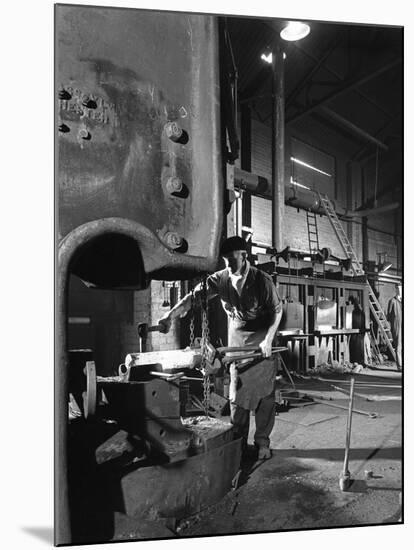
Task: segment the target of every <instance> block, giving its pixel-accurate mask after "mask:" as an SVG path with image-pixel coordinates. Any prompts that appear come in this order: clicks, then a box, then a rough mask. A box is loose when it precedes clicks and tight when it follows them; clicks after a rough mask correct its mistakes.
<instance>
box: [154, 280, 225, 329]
mask: <svg viewBox="0 0 414 550" xmlns="http://www.w3.org/2000/svg"><path fill="white" fill-rule="evenodd" d="M201 292H202V286H201V283H199V284H198V285H197V286H196V287H195V288H194V300H197V299H198V298H199V296H200V295H201ZM217 292H218V291H217V282H216V277H215V274H213V275H210V277H208V278H207V300H211V299H212V298H214V297H215V296H217ZM192 294H193V293H192V292H189V293H188V294H186V296H184V298H182V299H181V300H180V301H179V302H177V303H176V304H175V306H174V307H173V308H172V309H170V311H168V312H167V313H166V314H165V315H163V317H161V319H160V320H159V321H158V324H159V325H160V327H161V328H160V332H164V333H165V332H169V330H170V328H171V323H172V322H173V321H174V319H177V318H181V317H185V316H186V315H187V313H188V312H189V311H190V309H191V302H192Z"/></svg>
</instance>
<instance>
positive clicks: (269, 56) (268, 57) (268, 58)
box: [260, 52, 273, 63]
mask: <svg viewBox="0 0 414 550" xmlns="http://www.w3.org/2000/svg"><path fill="white" fill-rule="evenodd" d="M260 59H263V61H266V63H271V62H272V59H273V55H272V52H270V53H268V54H266V53H262V55H261V56H260Z"/></svg>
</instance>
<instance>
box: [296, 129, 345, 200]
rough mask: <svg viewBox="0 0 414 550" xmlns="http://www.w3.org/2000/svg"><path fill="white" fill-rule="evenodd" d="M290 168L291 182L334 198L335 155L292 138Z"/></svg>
mask: <svg viewBox="0 0 414 550" xmlns="http://www.w3.org/2000/svg"><path fill="white" fill-rule="evenodd" d="M290 168H291V182H292V183H296V184H297V185H299V186H304V187H308V188H310V189H314V190H315V191H319V192H320V193H324V194H327V195H329V196H330V197H331V198H335V194H336V193H335V157H333V156H332V155H328V154H327V153H324V152H323V151H320V150H319V149H316V148H315V147H312V146H311V145H308V144H307V143H304V142H303V141H299V140H298V139H296V138H292V140H291V155H290Z"/></svg>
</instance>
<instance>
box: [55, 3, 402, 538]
mask: <svg viewBox="0 0 414 550" xmlns="http://www.w3.org/2000/svg"><path fill="white" fill-rule="evenodd" d="M55 10H56V22H55V40H56V42H55V51H56V66H55V90H56V108H55V120H56V200H57V212H58V215H57V222H58V224H57V225H58V234H57V243H58V263H57V271H56V280H57V308H56V383H55V403H56V405H55V406H56V420H55V422H56V433H55V446H56V473H55V476H56V478H55V487H56V489H55V490H56V494H55V498H56V512H55V543H56V544H57V545H66V544H81V543H98V542H109V541H121V540H142V539H145V540H148V539H164V538H167V539H168V538H176V537H196V536H205V535H224V534H242V533H254V532H269V531H271V532H276V531H283V530H298V529H315V528H324V527H325V528H326V527H347V526H355V525H360V526H363V525H379V524H394V523H401V522H402V521H403V516H402V464H401V462H402V441H401V438H402V432H401V424H402V411H401V394H402V376H403V370H404V361H403V345H402V326H401V323H402V303H403V302H402V285H403V247H402V239H403V234H402V233H403V229H402V228H403V61H404V60H403V27H393V26H377V25H368V24H355V23H352V24H345V23H341V24H339V23H332V22H321V21H290V22H289V21H287V20H281V19H271V18H252V17H236V16H227V17H223V16H215V15H200V14H191V13H189V14H179V13H170V12H156V11H150V10H148V11H144V10H135V9H121V8H102V7H85V6H71V5H56V6H55ZM230 237H238V238H240V239H242V243H243V244H242V245H240V244H239V248H235V249H233V250H236V251H240V250H241V251H242V252H243V254H242V255H241V256H242V257H243V258H244V260H243V261H244V262H245V263H244V264H243V265H244V266H246V265H248V266H250V267H247V268H246V267H243V268H242V270H241V271H240V274H241V275H240V276H241V277H242V280H243V281H247V280H248V278H249V276H251V273H258V274H259V275H256V280H260V281H262V280H263V281H265V283H266V284H267V285H269V286H268V287H266V288H270V287H271V290H269V293H270V294H271V295H272V296H273V297H274V296H276V298H273V299H274V300H276V301H278V305H277V306H274V307H275V312H276V313H275V319H276V318H277V319H278V320H277V322H276V321H275V323H276V325H277V327H276V328H275V330H277V332H276V336H275V337H274V338H273V339H272V338H270V337H269V338H270V344H269V346H270V347H269V350H270V351H269V354H270V355H266V353H265V351H264V350H263V347H262V344H261V343H260V345H259V340H257V339H256V340H254V339H252V340H251V342H253V344H251V345H250V347H249V342H250V340H248V339H247V338H246V339H244V340H243V345H241V344H240V343H237V344H236V346H239V347H237V349H236V347H235V343H234V342H236V340H235V338H234V334H233V333H232V330H233V329H232V326H233V323H234V322H235V321H234V319H235V317H234V316H235V315H236V318H237V314H238V313H237V311H239V310H240V311H242V310H243V307H245V305H243V304H244V302H243V304H242V300H241V298H240V296H242V293H243V292H245V293H246V296H247V298H246V300H247V302H246V303H249V304H250V302H251V304H250V306H249V307H251V311H253V310H254V308H255V307H256V305H257V304H256V302H255V301H254V300H255V297H253V295H251V296H250V297H251V300H250V301H249V296H248V295H247V292H248V291H247V290H241V291H240V290H237V288H238V287H237V284H238V283H236V282H234V281H233V278H232V277H233V274H232V271H231V268H230V267H228V266H229V263H228V258H227V256H226V255H225V254H220V251H222V244H223V242H224V241H225V240H226V239H228V238H230ZM233 242H236V241H233ZM237 242H239V241H237ZM240 247H241V248H240ZM223 258H224V259H223ZM246 260H247V261H248V263H247V264H246ZM243 269H244V270H246V269H247V271H243ZM256 270H257V271H256ZM217 271H219V273H221V274H223V273H226V274H227V275H226V276H227V277H228V278H227V279H226V281H228V285H230V287H231V288H232V292H234V293H235V294H234V295H235V296H238V297H239V298H240V301H239V302H237V303H239V306H237V305H236V306H235V307H233V310H232V311H229V308H228V307H227V306H226V303H227V302H229V300H230V296H231V293H230V291H228V292H229V294H228V295H227V294H226V295H224V294H222V292H224V290H220V289H221V288H222V287H220V285H219V284H218V285H217V288H218V289H219V290H218V291H217V292H216V294H215V297H213V298H212V299H209V298H210V295H209V292H211V288H212V286H211V284H212V283H211V282H209V281H211V279H207V277H208V276H211V274H213V273H216V272H217ZM229 272H230V275H228V273H229ZM238 273H239V272H236V275H238ZM243 273H245V275H243ZM223 277H224V276H223ZM243 277H244V279H243ZM234 280H236V279H234ZM265 283H263V284H265ZM226 284H227V283H226ZM243 284H244V285H247V284H248V283H246V282H243ZM231 285H233V286H231ZM223 288H224V287H223ZM244 288H245V287H243V289H244ZM246 288H247V287H246ZM235 289H236V290H235ZM226 292H227V291H226ZM251 292H253V290H252V291H251ZM259 296H262V294H261V291H260V292H259ZM261 299H262V298H260V300H261ZM260 303H261V302H260ZM182 304H188V309H187V310H186V311H185V312H184V313H183V314H181V313H182V310H180V307H184V306H182ZM252 304H253V305H252ZM227 305H228V304H227ZM269 307H270V306H269ZM174 308H175V309H174ZM226 308H227V309H226ZM238 308H239V309H238ZM246 308H247V306H246ZM235 311H236V313H234V312H235ZM243 311H244V310H243ZM254 311H255V310H254ZM170 312H171V313H170ZM174 312H178V313H177V314H176V316H174ZM277 315H279V317H277ZM163 319H164V320H167V321H168V322H169V320H171V321H172V322H171V326H170V327H168V328H169V331H168V332H166V330H164V329H165V325H163V324H162V321H161V320H163ZM167 321H165V322H167ZM269 330H270V329H269ZM240 346H241V347H240ZM272 346H273V347H272ZM249 362H250V363H249ZM268 362H270V363H271V364H272V365H273V366H272V368H274V369H275V376H274V380H275V386H274V390H273V392H272V393H271V396H272V403H271V406H272V407H273V408H272V411H273V412H272V426H273V427H272V428H271V433H270V434H269V436H268V444H267V447H266V446H265V447H266V449H267V450H268V451H269V452H268V453H267V454H266V452H265V453H264V454H263V453H262V454H260V451H261V449H262V447H261V446H260V445H259V444H258V436H257V434H256V432H255V425H256V424H255V422H257V426H258V429H257V431H258V432H259V423H260V416H261V413H260V412H259V405H257V408H256V406H254V407H253V406H252V407H250V408H248V407H246V409H248V410H247V419H249V410H250V411H252V414H251V415H250V420H247V428H246V429H247V431H248V435H246V434H245V436H243V437H241V436H240V434H239V432H238V431H237V429H236V422H235V420H234V418H235V417H234V414H235V413H234V408H232V407H234V403H233V399H234V391H235V392H236V395H237V392H240V387H239V386H237V389H236V390H233V389H232V388H233V380H234V379H233V378H232V377H233V376H235V375H234V374H232V372H233V371H237V372H238V373H239V374H238V375H237V376H238V380H239V382H238V384H239V385H240V380H242V382H241V383H242V384H246V385H247V384H248V382H243V380H247V378H245V379H243V377H242V374H245V373H244V372H243V369H247V367H248V368H251V369H252V370H251V372H252V371H253V369H254V368H256V367H257V366H258V365H264V364H265V363H266V364H267V363H268ZM269 368H270V367H269ZM232 369H233V371H232ZM249 383H250V382H249ZM270 390H271V386H270V388H269V391H270ZM260 398H263V395H261V396H260ZM236 399H237V398H236ZM235 406H236V407H239V405H235ZM240 408H243V407H240ZM273 423H274V425H273ZM255 445H256V447H255ZM257 452H258V453H259V454H257Z"/></svg>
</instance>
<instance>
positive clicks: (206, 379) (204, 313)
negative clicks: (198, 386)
mask: <svg viewBox="0 0 414 550" xmlns="http://www.w3.org/2000/svg"><path fill="white" fill-rule="evenodd" d="M201 285H202V286H201V346H202V349H201V369H202V373H203V406H204V414H205V415H206V416H208V409H209V406H210V376H209V375H208V374H207V372H206V362H207V361H206V354H207V345H208V343H209V340H210V328H209V326H208V300H207V283H206V279H203V281H202V284H201Z"/></svg>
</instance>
